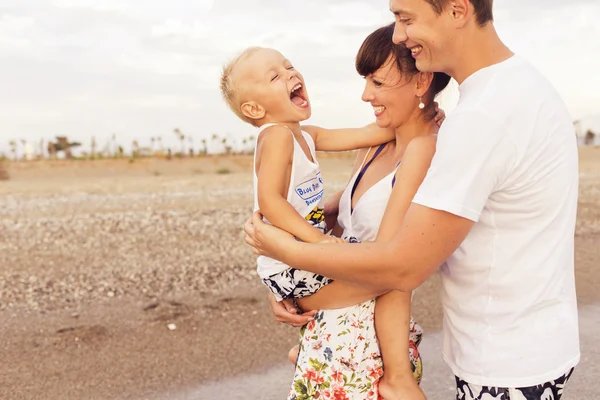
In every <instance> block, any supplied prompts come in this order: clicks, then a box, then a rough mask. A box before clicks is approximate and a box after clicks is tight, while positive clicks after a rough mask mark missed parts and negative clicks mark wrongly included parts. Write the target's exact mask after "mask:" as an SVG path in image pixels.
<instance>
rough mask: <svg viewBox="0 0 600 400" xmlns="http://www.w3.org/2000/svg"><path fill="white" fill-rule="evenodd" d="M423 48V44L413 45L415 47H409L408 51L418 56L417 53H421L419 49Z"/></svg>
mask: <svg viewBox="0 0 600 400" xmlns="http://www.w3.org/2000/svg"><path fill="white" fill-rule="evenodd" d="M422 50H423V46H419V45H417V46H415V47H411V48H410V53H411V54H412V56H413V57H416V56H418V55H419V54H421V51H422Z"/></svg>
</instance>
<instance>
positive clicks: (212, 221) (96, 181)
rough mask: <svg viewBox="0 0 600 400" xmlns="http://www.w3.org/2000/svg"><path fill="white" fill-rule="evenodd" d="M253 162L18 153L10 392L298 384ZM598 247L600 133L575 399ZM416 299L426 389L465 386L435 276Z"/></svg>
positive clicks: (192, 390)
mask: <svg viewBox="0 0 600 400" xmlns="http://www.w3.org/2000/svg"><path fill="white" fill-rule="evenodd" d="M320 160H321V163H322V167H323V171H324V172H323V174H324V177H325V180H326V183H327V185H326V190H327V191H329V193H332V191H334V190H339V189H342V188H343V187H344V185H345V182H346V180H347V179H348V175H349V172H350V168H351V165H352V162H353V159H352V157H351V156H340V157H337V156H332V155H323V156H322V157H321V159H320ZM251 164H252V159H251V157H250V156H220V157H204V158H196V159H185V160H171V161H167V160H156V159H143V160H136V161H135V162H130V161H129V160H127V159H125V160H102V161H35V162H27V163H26V162H19V163H10V164H8V165H7V167H8V172H9V174H10V180H8V181H0V265H2V268H1V269H0V318H1V319H2V321H3V323H2V324H1V325H0V354H1V355H2V366H0V399H2V400H5V399H6V400H13V399H15V400H16V399H27V400H30V399H45V400H54V399H56V400H70V399H136V400H137V399H139V400H142V399H156V400H163V399H175V400H178V399H233V398H238V397H237V396H238V395H239V396H240V397H239V398H240V399H241V398H245V399H248V398H252V399H254V398H257V399H259V398H260V399H267V400H268V399H276V398H282V397H281V393H283V395H284V396H285V393H286V390H285V389H286V386H287V384H288V382H287V379H290V378H291V375H292V367H291V365H287V364H285V359H286V354H287V351H288V349H289V347H290V346H292V345H293V344H294V342H295V341H296V340H297V336H296V329H294V328H291V327H287V326H282V325H281V324H277V323H275V322H274V320H273V319H272V317H271V314H270V311H269V309H268V306H267V302H266V298H267V292H266V289H265V288H264V287H262V285H261V283H260V282H259V280H258V278H257V277H256V275H255V261H254V260H255V258H254V256H253V255H252V253H251V252H250V249H249V248H248V247H247V246H246V245H245V244H244V243H243V234H242V229H241V227H242V224H243V222H244V221H245V219H246V218H247V217H248V215H249V213H250V211H251V205H252V176H251V172H250V171H251ZM599 260H600V147H596V148H592V147H589V148H582V149H581V150H580V203H579V211H578V222H577V230H576V278H577V291H578V298H579V305H580V309H581V314H582V323H581V333H582V340H583V343H584V347H583V350H584V351H583V353H582V365H584V366H585V368H584V367H581V368H578V370H577V371H576V374H575V376H574V379H573V382H574V385H573V388H569V389H567V395H566V396H565V397H564V398H565V399H567V400H569V399H572V400H573V399H593V398H597V397H599V396H600V393H599V391H598V390H596V389H594V387H593V386H592V385H589V384H587V383H588V382H595V381H597V379H598V378H600V353H598V350H596V349H595V346H593V345H592V344H593V338H596V337H597V336H598V334H600V319H599V318H600V317H599V315H600V312H598V311H599V310H600V308H599V305H600V292H599V291H598V290H597V283H598V282H600V269H599V268H598V261H599ZM414 315H415V318H416V319H417V320H418V321H419V322H420V323H421V325H422V326H423V327H424V329H425V331H426V333H425V335H426V338H427V337H428V335H430V336H429V337H430V339H429V340H430V341H429V344H427V346H428V347H427V354H428V355H429V354H431V356H429V360H427V359H426V360H425V362H426V364H425V381H424V384H425V387H426V390H427V389H430V390H429V391H428V395H429V398H431V399H438V398H439V399H444V398H446V399H449V398H452V397H451V396H452V393H451V392H448V390H449V389H448V383H447V382H448V381H447V380H448V379H450V381H449V382H450V384H451V382H452V376H451V375H450V373H449V371H447V370H446V369H445V366H444V365H443V364H442V363H441V360H439V357H438V356H439V354H438V356H436V355H435V354H436V353H439V347H436V346H438V344H437V343H438V341H439V330H440V327H441V309H440V305H439V300H438V279H437V276H434V277H432V278H431V279H430V280H429V281H428V282H427V283H426V284H424V285H423V286H422V287H421V288H419V290H418V291H417V293H416V295H415V305H414ZM436 335H437V336H436ZM425 343H427V342H425ZM425 343H424V345H425ZM586 351H587V352H586ZM436 357H437V358H436ZM428 363H429V364H428ZM584 363H585V364H584ZM428 365H429V366H428ZM428 368H429V369H428ZM428 371H431V372H430V374H429V375H428ZM286 376H289V378H286ZM438 376H439V377H440V378H439V380H438V379H437V377H438ZM235 382H237V383H238V384H239V383H240V382H243V383H244V384H243V385H237V386H236V385H235V384H234V383H235ZM263 386H264V388H263ZM226 389H227V390H229V391H227V390H226ZM450 390H451V389H450ZM594 390H595V392H594ZM232 391H233V392H232ZM594 393H595V394H598V396H594V395H593V394H594Z"/></svg>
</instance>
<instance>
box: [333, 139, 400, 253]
mask: <svg viewBox="0 0 600 400" xmlns="http://www.w3.org/2000/svg"><path fill="white" fill-rule="evenodd" d="M382 146H383V145H382ZM380 149H383V147H381V146H380ZM378 150H379V149H378ZM378 153H379V152H376V153H375V154H376V155H375V156H374V157H373V158H372V159H375V158H376V157H377V155H378ZM368 155H369V153H368V152H367V155H366V156H365V159H364V160H363V162H362V165H361V166H360V168H359V169H358V171H356V174H354V176H353V177H352V180H351V181H350V182H349V183H348V186H347V187H346V190H344V193H343V194H342V197H341V199H340V205H339V213H338V224H340V226H341V227H342V229H343V230H344V231H343V233H342V238H343V239H344V240H345V241H347V242H350V243H358V242H367V241H371V242H372V241H375V239H376V238H377V233H378V232H379V226H380V225H381V221H382V220H383V214H384V213H385V208H386V206H387V203H388V200H389V198H390V195H391V194H392V189H393V180H394V176H395V175H396V170H397V167H396V168H395V169H394V170H393V171H392V172H390V173H389V174H388V175H386V176H384V177H383V178H382V179H381V180H379V181H378V182H377V183H375V184H374V185H373V186H371V187H370V188H369V189H367V191H366V192H365V193H363V195H362V196H361V198H360V199H358V201H357V202H356V205H355V207H354V210H352V192H353V188H354V186H355V183H356V180H357V179H358V178H359V176H361V177H362V174H364V171H366V170H367V168H368V167H369V164H367V165H366V166H365V162H366V161H367V157H368Z"/></svg>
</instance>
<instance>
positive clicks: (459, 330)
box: [414, 56, 579, 387]
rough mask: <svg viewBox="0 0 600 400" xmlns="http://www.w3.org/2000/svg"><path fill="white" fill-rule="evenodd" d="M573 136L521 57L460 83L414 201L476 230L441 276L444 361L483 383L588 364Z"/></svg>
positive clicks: (552, 374)
mask: <svg viewBox="0 0 600 400" xmlns="http://www.w3.org/2000/svg"><path fill="white" fill-rule="evenodd" d="M577 196H578V160H577V148H576V140H575V133H574V129H573V125H572V122H571V119H570V117H569V115H568V113H567V110H566V107H565V105H564V104H563V102H562V100H561V99H560V97H559V95H558V94H557V93H556V91H555V90H554V89H553V87H552V86H551V85H550V84H549V82H547V80H546V79H545V78H544V77H542V75H541V74H540V73H539V72H538V71H537V70H536V69H535V68H533V67H532V66H531V65H529V63H527V62H525V61H524V60H523V59H521V58H520V57H518V56H514V57H512V58H510V59H508V60H506V61H504V62H502V63H500V64H497V65H493V66H490V67H488V68H484V69H482V70H480V71H478V72H476V73H474V74H473V75H471V76H470V77H469V78H467V79H466V80H465V81H464V82H463V83H462V84H461V85H460V100H459V102H458V105H457V107H456V109H455V110H454V111H453V112H452V113H451V114H450V115H449V116H448V118H447V120H446V121H445V122H444V124H443V125H442V127H441V130H440V132H439V136H438V142H437V152H436V155H435V156H434V158H433V161H432V164H431V168H430V169H429V171H428V174H427V176H426V178H425V180H424V182H423V184H422V186H421V187H420V189H419V191H418V193H417V195H416V196H415V198H414V202H415V203H417V204H421V205H423V206H426V207H429V208H434V209H438V210H444V211H447V212H449V213H452V214H455V215H459V216H462V217H464V218H467V219H470V220H473V221H475V222H476V223H475V225H474V226H473V228H472V230H471V231H470V233H469V235H468V236H467V238H466V239H465V241H464V242H463V243H462V244H461V245H460V246H459V248H458V249H457V250H456V251H455V252H454V254H452V256H451V257H450V258H449V259H448V260H447V262H446V264H445V265H443V266H442V268H441V270H440V274H441V280H442V301H443V307H444V343H443V357H444V359H445V361H446V362H447V363H448V364H449V365H450V367H451V368H452V370H453V372H454V374H455V375H457V376H458V377H460V378H461V379H463V380H465V381H467V382H470V383H473V384H478V385H485V386H502V387H524V386H532V385H536V384H539V383H542V382H547V381H550V380H552V379H555V378H557V377H559V376H561V375H562V374H564V372H565V371H567V370H569V369H570V368H571V367H573V366H575V365H576V364H577V363H578V361H579V332H578V321H577V300H576V295H575V280H574V231H575V217H576V208H577Z"/></svg>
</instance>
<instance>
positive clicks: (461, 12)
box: [444, 0, 475, 26]
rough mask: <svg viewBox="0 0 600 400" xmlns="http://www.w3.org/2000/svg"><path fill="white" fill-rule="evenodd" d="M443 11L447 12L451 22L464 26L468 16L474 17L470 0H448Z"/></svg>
mask: <svg viewBox="0 0 600 400" xmlns="http://www.w3.org/2000/svg"><path fill="white" fill-rule="evenodd" d="M444 11H445V12H448V13H449V14H450V15H451V16H452V20H453V22H454V23H456V24H457V25H459V26H464V25H465V24H466V23H467V21H468V20H469V19H470V18H473V17H475V13H474V9H473V5H472V4H471V1H470V0H450V1H449V2H448V4H447V5H446V9H445V10H444Z"/></svg>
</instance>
